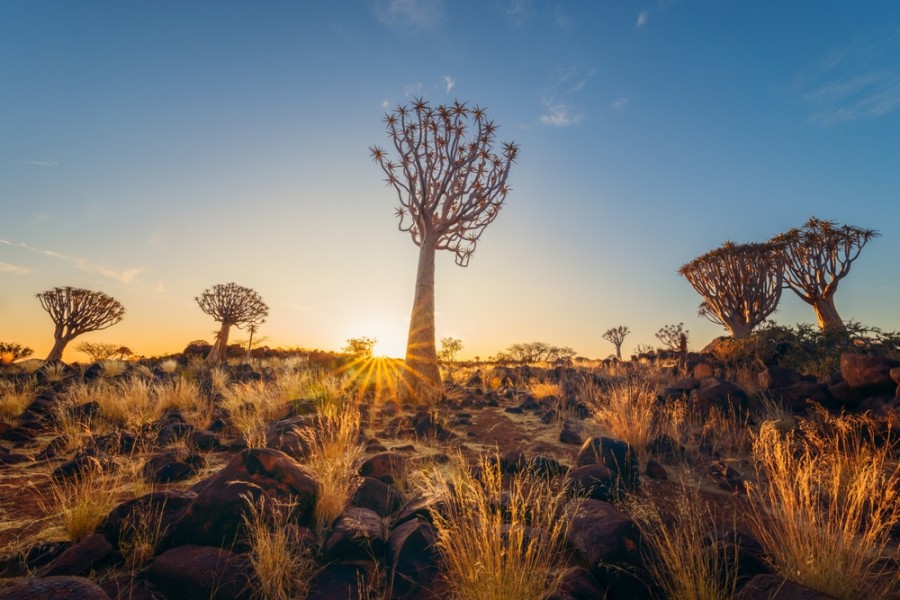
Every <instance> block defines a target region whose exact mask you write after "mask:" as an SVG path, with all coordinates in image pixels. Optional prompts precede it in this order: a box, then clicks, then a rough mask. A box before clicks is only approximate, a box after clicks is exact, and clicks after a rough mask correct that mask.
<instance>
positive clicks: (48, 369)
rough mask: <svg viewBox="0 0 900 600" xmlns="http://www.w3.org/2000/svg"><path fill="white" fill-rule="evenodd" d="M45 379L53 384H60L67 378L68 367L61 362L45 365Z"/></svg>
mask: <svg viewBox="0 0 900 600" xmlns="http://www.w3.org/2000/svg"><path fill="white" fill-rule="evenodd" d="M42 369H43V372H44V378H45V379H46V380H47V381H49V382H51V383H59V382H60V381H63V380H64V379H65V378H66V365H64V364H63V363H61V362H57V363H52V364H49V365H44V366H43V367H42Z"/></svg>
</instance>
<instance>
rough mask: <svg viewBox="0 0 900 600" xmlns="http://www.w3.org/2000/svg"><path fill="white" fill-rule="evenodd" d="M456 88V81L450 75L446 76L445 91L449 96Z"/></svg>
mask: <svg viewBox="0 0 900 600" xmlns="http://www.w3.org/2000/svg"><path fill="white" fill-rule="evenodd" d="M455 86H456V81H455V80H454V79H453V78H452V77H450V76H449V75H444V91H445V92H446V93H448V94H449V93H450V90H452V89H453V88H454V87H455Z"/></svg>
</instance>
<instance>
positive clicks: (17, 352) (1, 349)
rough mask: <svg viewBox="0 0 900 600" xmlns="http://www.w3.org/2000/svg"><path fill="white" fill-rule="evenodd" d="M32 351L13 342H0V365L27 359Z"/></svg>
mask: <svg viewBox="0 0 900 600" xmlns="http://www.w3.org/2000/svg"><path fill="white" fill-rule="evenodd" d="M33 353H34V350H32V349H31V348H29V347H28V346H23V345H22V344H17V343H15V342H0V364H8V363H12V362H16V361H17V360H19V359H22V358H28V357H29V356H31V355H32V354H33Z"/></svg>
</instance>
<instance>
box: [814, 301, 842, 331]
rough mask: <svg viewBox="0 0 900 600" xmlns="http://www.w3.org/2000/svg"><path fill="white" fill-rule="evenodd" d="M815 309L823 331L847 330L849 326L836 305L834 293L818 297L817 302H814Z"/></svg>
mask: <svg viewBox="0 0 900 600" xmlns="http://www.w3.org/2000/svg"><path fill="white" fill-rule="evenodd" d="M813 310H814V311H816V320H817V321H818V323H819V329H821V330H822V331H830V332H835V333H840V332H845V331H847V328H846V327H845V326H844V321H843V320H842V319H841V316H840V315H839V314H838V311H837V308H835V306H834V296H833V295H831V296H826V297H824V298H817V299H816V300H815V302H813Z"/></svg>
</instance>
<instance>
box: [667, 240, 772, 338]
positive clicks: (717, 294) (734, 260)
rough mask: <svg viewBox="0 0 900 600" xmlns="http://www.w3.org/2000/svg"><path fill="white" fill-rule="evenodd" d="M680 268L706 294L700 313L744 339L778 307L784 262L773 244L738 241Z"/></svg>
mask: <svg viewBox="0 0 900 600" xmlns="http://www.w3.org/2000/svg"><path fill="white" fill-rule="evenodd" d="M678 272H679V273H680V274H681V275H682V276H683V277H684V278H685V279H687V280H688V283H690V284H691V286H692V287H693V288H694V290H696V292H697V293H698V294H700V295H701V296H702V297H703V302H702V303H701V304H700V311H699V312H700V316H702V317H705V318H706V319H708V320H709V321H712V322H713V323H716V324H717V325H722V326H723V327H725V329H727V330H728V333H729V334H730V335H731V337H732V338H734V339H744V338H746V337H747V336H748V335H750V332H751V331H753V328H754V327H756V326H757V325H759V324H760V323H762V322H763V321H765V320H766V318H767V317H768V316H769V315H771V314H772V313H773V312H775V309H776V308H778V301H779V300H781V290H782V288H783V281H784V264H783V262H782V260H781V254H780V252H779V251H778V248H777V247H776V246H775V245H774V244H758V243H751V244H735V243H734V242H730V241H728V242H725V243H724V244H722V246H720V247H719V248H716V249H715V250H711V251H709V252H707V253H706V254H703V255H701V256H698V257H697V258H695V259H694V260H692V261H690V262H689V263H686V264H684V265H682V267H681V268H680V269H679V270H678Z"/></svg>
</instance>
